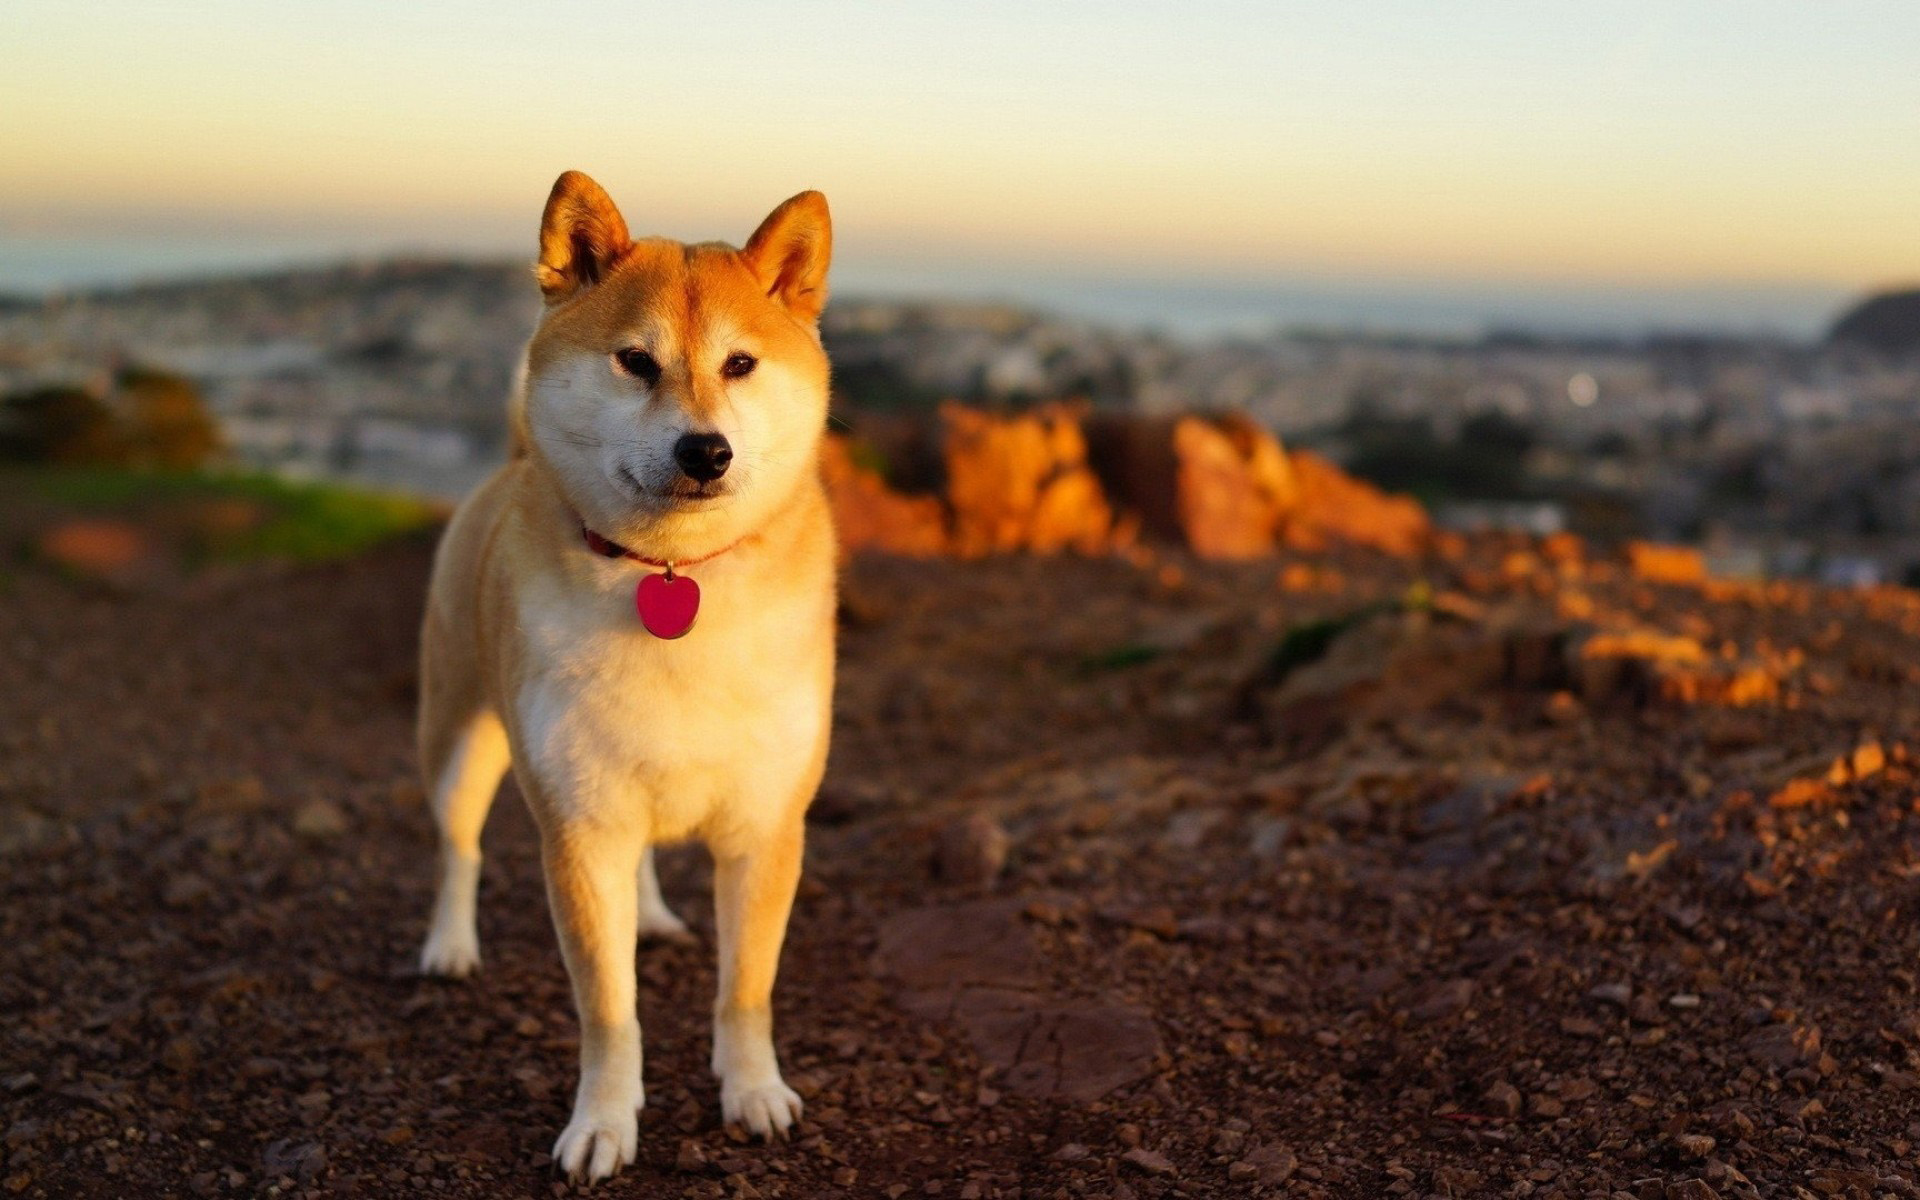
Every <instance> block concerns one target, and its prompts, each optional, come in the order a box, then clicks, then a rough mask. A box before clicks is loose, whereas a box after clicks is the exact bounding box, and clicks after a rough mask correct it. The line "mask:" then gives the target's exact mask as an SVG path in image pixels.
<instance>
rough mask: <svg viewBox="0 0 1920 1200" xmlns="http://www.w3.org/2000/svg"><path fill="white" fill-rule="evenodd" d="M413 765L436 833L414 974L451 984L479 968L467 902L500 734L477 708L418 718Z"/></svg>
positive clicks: (501, 750)
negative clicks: (445, 719)
mask: <svg viewBox="0 0 1920 1200" xmlns="http://www.w3.org/2000/svg"><path fill="white" fill-rule="evenodd" d="M420 749H421V766H422V768H423V770H424V771H425V773H426V776H427V781H428V782H427V786H428V788H429V789H430V792H429V794H430V795H431V796H432V799H433V819H434V822H435V824H437V825H438V826H439V827H440V891H439V895H438V897H437V898H436V899H435V900H434V902H433V924H432V927H431V928H430V929H429V930H428V931H427V940H426V944H425V945H423V946H422V947H421V948H420V970H421V971H422V972H423V973H425V974H428V975H447V976H451V977H454V978H460V977H462V976H466V975H471V974H472V973H473V972H474V971H475V970H476V969H478V967H479V966H480V932H479V928H478V926H477V924H476V922H475V914H474V909H475V904H476V902H477V900H478V895H479V890H480V829H481V827H482V826H483V825H485V824H486V823H487V810H488V809H490V808H492V807H493V797H494V794H495V793H496V792H497V791H499V789H500V777H501V776H502V775H504V774H506V770H507V764H508V759H509V752H508V749H507V732H506V729H505V728H504V727H503V726H502V725H501V723H500V718H499V716H498V715H496V714H495V713H493V712H491V711H489V710H486V709H482V710H480V711H478V712H475V713H473V714H472V715H470V716H468V717H467V718H466V720H465V721H464V722H459V723H449V724H447V725H445V726H442V725H439V724H437V723H436V722H435V721H434V720H433V719H432V716H431V715H430V714H429V713H428V712H427V711H426V710H425V709H423V711H422V714H421V733H420Z"/></svg>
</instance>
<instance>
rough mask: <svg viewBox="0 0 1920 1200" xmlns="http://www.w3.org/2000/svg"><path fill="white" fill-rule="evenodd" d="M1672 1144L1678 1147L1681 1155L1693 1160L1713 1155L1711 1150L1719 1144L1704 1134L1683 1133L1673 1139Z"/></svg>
mask: <svg viewBox="0 0 1920 1200" xmlns="http://www.w3.org/2000/svg"><path fill="white" fill-rule="evenodd" d="M1673 1144H1674V1145H1676V1146H1678V1147H1680V1152H1681V1153H1682V1154H1687V1155H1690V1156H1692V1157H1694V1158H1705V1157H1706V1156H1707V1155H1709V1154H1712V1153H1713V1148H1714V1147H1715V1146H1716V1145H1718V1144H1719V1143H1718V1142H1715V1141H1714V1140H1713V1139H1712V1138H1710V1137H1708V1136H1707V1135H1706V1134H1704V1133H1683V1134H1681V1135H1680V1136H1679V1137H1677V1138H1674V1139H1673Z"/></svg>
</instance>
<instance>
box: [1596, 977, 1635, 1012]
mask: <svg viewBox="0 0 1920 1200" xmlns="http://www.w3.org/2000/svg"><path fill="white" fill-rule="evenodd" d="M1587 999H1589V1000H1597V1001H1599V1002H1600V1003H1602V1004H1611V1005H1613V1006H1615V1007H1616V1008H1625V1007H1626V1006H1627V1004H1628V1003H1629V1002H1630V1001H1632V999H1633V987H1632V985H1630V984H1625V983H1603V984H1600V985H1599V986H1597V987H1595V988H1593V989H1592V990H1591V991H1589V992H1588V993H1587Z"/></svg>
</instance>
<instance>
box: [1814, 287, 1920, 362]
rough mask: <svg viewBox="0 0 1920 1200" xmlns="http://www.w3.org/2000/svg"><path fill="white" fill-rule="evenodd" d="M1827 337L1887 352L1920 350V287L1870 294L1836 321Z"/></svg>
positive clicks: (1897, 352)
mask: <svg viewBox="0 0 1920 1200" xmlns="http://www.w3.org/2000/svg"><path fill="white" fill-rule="evenodd" d="M1827 339H1828V340H1829V341H1831V342H1835V343H1838V344H1841V345H1848V346H1861V347H1865V348H1867V349H1869V350H1878V351H1880V352H1882V353H1884V354H1911V353H1914V352H1915V351H1920V288H1913V289H1909V290H1906V291H1896V292H1882V293H1880V294H1878V295H1875V296H1869V297H1867V298H1866V299H1865V300H1862V301H1861V302H1860V303H1859V304H1857V305H1855V306H1854V307H1852V308H1850V309H1848V310H1847V311H1846V312H1845V313H1844V314H1842V315H1841V317H1840V319H1839V320H1838V321H1836V322H1834V325H1833V329H1832V331H1831V332H1830V333H1828V335H1827Z"/></svg>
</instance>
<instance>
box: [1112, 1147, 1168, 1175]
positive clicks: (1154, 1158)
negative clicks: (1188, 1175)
mask: <svg viewBox="0 0 1920 1200" xmlns="http://www.w3.org/2000/svg"><path fill="white" fill-rule="evenodd" d="M1120 1161H1121V1162H1124V1163H1126V1164H1127V1165H1129V1166H1132V1167H1135V1168H1138V1169H1139V1170H1142V1171H1145V1172H1146V1173H1147V1174H1149V1175H1168V1176H1171V1175H1177V1174H1179V1171H1178V1170H1177V1169H1176V1168H1175V1167H1174V1165H1173V1160H1172V1159H1169V1158H1168V1157H1167V1156H1166V1155H1164V1154H1162V1153H1160V1152H1159V1151H1157V1150H1149V1149H1147V1148H1146V1147H1144V1146H1135V1147H1134V1148H1133V1149H1131V1150H1129V1151H1127V1152H1126V1153H1125V1154H1122V1155H1121V1156H1120Z"/></svg>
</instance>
